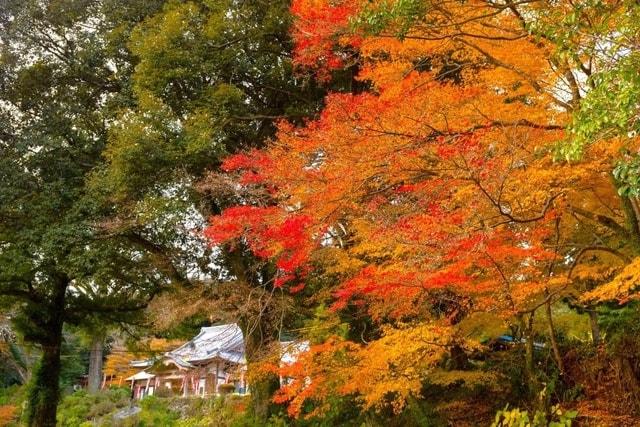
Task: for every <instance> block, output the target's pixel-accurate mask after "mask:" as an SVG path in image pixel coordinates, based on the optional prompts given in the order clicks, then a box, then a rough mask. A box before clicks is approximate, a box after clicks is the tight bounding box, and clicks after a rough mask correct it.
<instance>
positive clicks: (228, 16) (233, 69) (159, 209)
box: [91, 0, 341, 416]
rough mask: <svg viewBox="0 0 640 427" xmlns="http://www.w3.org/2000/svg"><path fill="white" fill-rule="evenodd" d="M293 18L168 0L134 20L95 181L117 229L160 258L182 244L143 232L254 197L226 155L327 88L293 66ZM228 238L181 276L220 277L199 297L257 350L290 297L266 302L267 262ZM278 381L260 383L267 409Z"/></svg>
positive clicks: (284, 8) (266, 7)
mask: <svg viewBox="0 0 640 427" xmlns="http://www.w3.org/2000/svg"><path fill="white" fill-rule="evenodd" d="M290 23H291V17H290V13H289V1H287V0H278V1H265V0H257V1H251V2H247V1H240V2H238V1H234V0H224V1H210V0H201V1H189V2H178V1H170V2H167V3H166V4H165V5H164V7H163V8H162V11H161V12H159V13H157V14H156V15H154V16H153V17H151V18H149V19H147V20H145V21H144V22H143V23H142V24H140V25H139V26H137V27H136V28H135V30H134V31H133V32H132V34H131V39H130V41H129V44H128V46H129V48H130V50H131V52H132V53H133V54H134V55H135V56H136V58H137V59H138V61H139V62H138V64H137V65H136V68H135V72H134V74H133V78H132V91H133V93H134V100H135V103H134V104H133V105H131V106H130V107H129V108H125V109H122V110H121V112H120V114H119V116H118V118H117V119H116V120H115V122H114V123H113V125H112V126H111V128H110V137H109V143H108V145H107V147H106V151H105V157H106V159H107V163H106V164H105V167H104V168H100V169H99V170H98V171H97V172H96V173H95V174H94V175H93V177H92V180H91V185H92V187H93V188H95V189H99V191H100V192H101V194H102V196H103V200H104V202H105V204H106V206H107V207H108V209H106V213H107V215H108V216H109V220H108V221H107V222H109V223H111V224H115V227H114V230H113V232H114V233H118V234H120V235H123V236H127V237H129V238H134V239H136V240H137V241H138V242H139V243H141V244H153V245H154V247H155V248H156V249H159V251H158V253H157V255H158V257H159V258H162V257H169V258H170V259H175V255H174V254H173V252H174V251H175V249H176V245H175V244H172V243H171V241H170V240H167V239H166V238H164V237H162V238H158V236H157V234H156V235H155V238H154V240H153V242H149V241H148V237H149V236H141V233H140V231H141V230H147V229H149V228H152V229H157V227H158V224H164V223H165V221H166V219H168V218H169V219H171V220H172V221H177V220H179V219H180V218H182V219H183V220H184V218H185V216H187V217H189V219H188V221H187V222H189V223H190V224H191V227H193V228H198V227H202V226H203V225H204V219H205V218H207V217H208V216H209V215H210V214H211V213H219V212H220V211H221V209H222V208H224V207H225V206H227V205H229V204H232V203H238V202H240V200H241V199H244V200H245V202H246V201H247V197H249V196H248V195H246V194H237V193H236V192H235V191H234V187H233V186H232V185H230V184H228V183H227V182H226V181H224V179H223V178H221V177H220V176H217V175H216V174H215V171H216V170H217V167H218V165H219V159H220V158H222V157H223V156H224V155H227V154H229V153H234V152H237V151H240V150H244V149H249V148H253V147H260V146H262V145H264V143H265V142H266V141H267V140H269V139H270V138H271V137H272V136H273V135H274V132H275V128H276V126H275V125H276V123H277V121H279V120H283V119H287V120H290V121H293V122H297V123H301V122H302V121H303V119H304V118H305V117H309V116H311V115H314V114H315V113H316V112H317V111H318V110H319V108H320V106H321V102H322V99H323V95H324V93H325V90H324V88H321V87H318V86H317V85H315V84H314V81H313V80H312V79H309V78H308V77H304V76H300V75H297V74H296V72H295V70H294V69H293V65H292V61H291V56H292V55H291V51H292V48H293V46H292V42H291V40H290V37H289V34H288V30H289V26H290ZM337 81H338V83H336V87H338V86H339V85H340V84H341V83H340V79H338V80H337ZM132 141H135V143H132ZM211 172H214V173H213V174H211ZM203 178H206V179H205V181H206V182H204V184H203ZM194 184H197V185H194ZM203 188H204V189H206V191H204V192H203V191H198V190H202V189H203ZM109 208H110V212H109ZM159 218H164V220H159ZM188 244H189V243H188V242H185V241H184V240H182V241H181V242H180V245H179V246H182V247H183V246H184V245H188ZM225 249H226V250H224V251H222V252H218V253H217V255H218V256H217V258H218V259H217V260H216V265H217V266H218V267H220V271H218V272H216V271H207V270H208V267H210V266H206V265H202V262H200V263H199V271H203V272H204V273H205V274H204V275H201V276H199V277H194V275H193V274H191V275H189V276H188V277H186V276H184V275H183V280H182V282H183V284H185V285H186V286H193V285H194V284H195V283H194V282H198V281H199V279H206V280H204V281H205V282H207V283H213V286H209V285H206V286H205V293H206V294H205V295H203V298H215V299H218V300H220V303H219V304H218V307H220V308H221V313H218V314H211V315H212V316H218V317H220V318H225V317H226V320H233V321H237V322H239V323H240V324H241V327H242V329H243V331H244V334H245V338H246V340H247V355H248V359H249V360H250V361H252V360H254V359H255V358H257V357H258V354H259V353H260V351H261V349H262V348H263V347H264V346H265V345H266V344H268V343H269V342H271V341H273V340H275V339H276V338H277V333H278V327H279V325H280V324H281V320H282V316H283V304H278V305H276V304H269V305H268V306H266V305H262V301H263V300H264V301H271V302H273V301H274V299H273V298H269V296H270V295H271V294H272V292H273V286H272V284H273V280H272V279H273V277H272V274H273V271H274V269H273V268H272V267H271V266H269V265H265V264H264V262H263V261H260V262H258V261H257V260H255V259H254V258H253V257H252V256H251V255H250V252H249V251H246V250H243V249H242V248H241V247H236V248H234V249H233V250H231V248H225ZM191 252H192V253H201V254H202V256H201V258H200V259H201V260H203V259H204V260H207V259H209V256H208V254H209V253H211V252H214V253H216V250H212V249H202V248H199V247H197V245H196V246H194V247H193V251H191ZM194 262H195V263H197V262H196V261H192V264H193V263H194ZM211 279H214V280H211ZM201 282H202V281H201ZM252 290H253V291H252ZM252 295H254V297H255V296H256V295H258V297H255V299H252ZM259 295H262V296H263V297H260V296H259ZM223 301H224V302H223ZM227 303H228V304H227ZM274 384H277V382H276V383H274V382H271V384H269V382H268V381H267V382H266V383H265V384H258V383H256V382H254V383H253V388H252V397H253V401H254V404H255V405H254V409H255V410H256V412H257V413H259V415H260V416H265V415H266V412H267V410H268V405H267V403H266V402H268V400H269V399H270V395H271V391H272V390H271V387H272V386H273V385H274Z"/></svg>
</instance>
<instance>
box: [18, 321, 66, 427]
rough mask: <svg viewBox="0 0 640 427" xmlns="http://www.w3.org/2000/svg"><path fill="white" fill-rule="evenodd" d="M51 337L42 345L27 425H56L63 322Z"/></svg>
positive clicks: (32, 381) (50, 426)
mask: <svg viewBox="0 0 640 427" xmlns="http://www.w3.org/2000/svg"><path fill="white" fill-rule="evenodd" d="M50 332H51V337H50V338H51V339H50V342H49V343H47V345H43V346H42V358H41V359H40V362H39V363H38V365H37V367H36V369H35V372H34V373H33V377H32V378H31V388H30V390H29V402H28V403H29V408H28V412H27V414H28V415H27V425H28V426H30V427H31V426H33V427H55V425H56V409H57V407H58V400H59V398H60V383H59V379H60V346H61V344H62V322H60V325H59V327H58V328H56V329H52V330H51V331H50Z"/></svg>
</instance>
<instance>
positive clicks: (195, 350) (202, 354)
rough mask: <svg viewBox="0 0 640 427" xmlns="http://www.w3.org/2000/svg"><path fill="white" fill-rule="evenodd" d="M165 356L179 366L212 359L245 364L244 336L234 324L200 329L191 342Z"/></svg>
mask: <svg viewBox="0 0 640 427" xmlns="http://www.w3.org/2000/svg"><path fill="white" fill-rule="evenodd" d="M165 355H166V356H167V357H169V358H171V359H173V360H175V361H176V363H178V364H179V365H183V364H184V365H193V364H197V363H198V362H201V361H206V360H210V359H214V358H219V359H223V360H227V361H229V362H232V363H238V364H244V363H246V360H245V356H244V336H243V335H242V330H241V329H240V327H239V326H238V325H237V324H235V323H230V324H228V325H219V326H209V327H205V328H202V329H200V333H199V334H198V335H196V336H195V337H194V338H193V339H192V340H191V341H189V342H187V343H186V344H184V345H182V346H180V347H178V348H177V349H175V350H172V351H170V352H168V353H166V354H165Z"/></svg>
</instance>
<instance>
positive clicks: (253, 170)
mask: <svg viewBox="0 0 640 427" xmlns="http://www.w3.org/2000/svg"><path fill="white" fill-rule="evenodd" d="M384 4H387V2H375V1H374V2H371V1H337V2H335V1H330V0H298V1H294V3H293V7H292V10H293V13H294V15H296V17H297V21H296V26H295V28H294V30H293V36H294V40H295V41H296V43H297V50H296V55H297V60H298V63H299V64H301V65H312V64H315V65H317V66H319V67H320V68H321V69H322V70H324V72H327V71H330V69H332V68H335V67H338V66H340V65H342V64H343V61H342V59H344V58H345V56H344V54H342V53H340V52H341V50H340V49H341V48H344V47H345V46H347V45H348V46H350V48H357V49H358V52H359V55H360V61H361V62H360V66H361V72H360V75H359V77H358V78H359V79H361V80H366V81H369V82H370V83H371V85H372V87H373V90H372V92H371V93H364V94H332V95H329V96H328V97H327V99H326V106H325V109H324V110H323V112H322V114H321V115H320V117H319V118H318V119H317V120H313V121H310V122H308V123H306V125H305V126H304V127H302V128H298V127H295V126H293V125H292V124H289V123H286V122H284V123H281V124H280V127H279V132H278V135H277V138H276V140H275V141H274V142H273V143H272V144H271V145H269V146H268V147H267V148H266V149H264V150H262V151H257V152H253V153H249V154H248V155H247V154H242V155H238V156H234V157H231V158H230V159H228V160H227V161H226V162H225V165H224V166H225V169H226V170H227V171H228V172H229V173H231V174H236V176H237V177H238V180H239V183H240V185H242V186H244V187H245V188H247V189H249V188H252V187H263V188H265V189H266V190H267V192H268V193H269V194H270V197H271V200H272V202H273V203H272V205H270V206H269V207H253V206H238V207H233V208H230V209H228V210H227V211H225V212H223V214H222V215H221V216H218V217H213V218H211V227H210V228H209V230H208V231H207V235H208V236H209V237H210V238H211V240H212V241H213V242H214V243H227V242H232V241H234V240H236V239H244V241H245V242H246V243H247V244H248V246H249V248H250V249H252V250H253V252H254V253H255V254H256V255H257V256H260V257H263V258H266V259H273V260H274V261H275V265H276V267H277V268H278V274H277V278H276V285H278V286H280V285H284V284H287V283H289V284H290V285H291V286H293V287H296V289H297V286H299V283H300V281H301V280H304V279H305V277H306V276H307V274H308V273H309V270H310V268H311V265H313V266H314V268H315V270H316V272H318V273H322V272H325V273H326V272H330V277H331V278H332V279H334V280H332V281H333V283H335V285H333V286H331V287H330V291H331V293H332V295H333V309H334V310H342V309H346V308H349V307H360V308H362V309H363V310H365V312H366V313H367V315H368V316H369V317H370V318H371V319H372V320H373V321H374V323H375V324H376V325H377V326H378V327H379V328H381V330H384V331H385V334H383V336H382V338H380V339H379V340H377V341H374V342H371V343H369V344H368V345H364V346H360V345H356V344H354V343H350V342H347V341H341V340H337V339H333V340H330V341H328V342H325V343H322V344H319V345H318V346H315V347H312V349H311V351H310V352H309V353H308V354H307V355H305V356H304V357H303V358H302V359H301V360H300V361H299V363H297V364H295V365H292V366H290V367H287V368H286V369H285V370H286V371H287V372H284V373H283V374H284V375H286V376H290V377H295V378H297V380H296V381H294V382H293V383H291V384H289V385H288V386H286V387H284V388H283V389H282V390H280V392H279V394H278V395H277V396H276V400H277V401H279V402H284V401H288V402H290V407H289V411H290V413H291V414H292V415H296V416H297V415H300V413H301V409H302V403H303V402H304V401H305V399H311V400H314V399H315V400H316V401H320V402H321V401H322V400H323V398H324V397H326V395H327V394H328V393H331V392H338V393H345V394H351V393H354V394H357V395H359V396H360V398H361V401H362V402H363V404H364V405H365V406H366V407H371V406H376V405H378V404H379V403H380V402H382V401H383V400H385V396H387V395H388V393H392V394H393V395H395V396H396V399H395V400H392V401H393V405H394V408H399V407H401V406H402V404H403V400H404V399H405V398H406V397H407V396H408V395H409V394H411V393H417V390H418V389H419V383H420V381H421V380H423V379H424V377H425V376H426V375H428V374H429V371H430V366H433V365H434V364H435V363H437V360H438V358H439V357H440V356H441V355H442V354H443V352H444V350H442V349H446V348H448V346H450V345H451V343H452V342H453V341H454V337H455V331H453V330H449V328H454V326H455V325H453V324H452V323H455V322H454V321H453V320H448V321H447V320H445V319H439V318H437V316H435V315H433V314H432V313H431V312H429V310H428V306H427V304H426V302H427V301H428V296H429V295H430V293H433V292H437V291H442V290H444V289H447V290H449V291H451V292H453V293H454V294H455V295H461V296H463V297H465V298H470V300H471V301H472V304H473V305H474V307H475V308H476V309H482V310H487V311H492V312H498V313H500V314H501V315H502V316H503V317H505V318H510V317H512V316H513V315H518V314H522V313H525V312H527V310H530V309H535V308H536V307H539V306H540V301H541V300H542V299H543V298H544V297H543V296H544V295H547V294H548V293H549V292H551V293H552V294H553V295H556V294H557V295H560V294H561V292H562V291H563V290H565V289H566V288H567V287H568V286H570V285H571V281H570V280H569V277H567V276H566V275H565V274H564V273H566V272H567V270H568V265H567V262H566V259H567V257H569V258H570V257H572V256H575V252H572V250H573V249H572V248H571V245H572V244H573V245H575V243H573V241H574V240H573V239H579V238H582V234H581V233H585V230H589V232H593V231H594V230H595V232H601V230H600V229H598V228H597V227H598V224H597V222H598V215H601V213H603V212H604V211H605V210H606V209H609V210H619V209H620V205H619V201H618V199H617V196H616V194H615V190H614V188H613V186H612V185H611V183H610V181H609V178H608V176H607V174H606V171H608V170H610V166H611V162H612V160H611V159H612V157H611V155H610V152H609V151H608V150H611V146H609V145H597V144H596V145H594V146H593V147H591V148H590V150H591V151H589V152H587V153H586V155H585V160H584V161H583V162H582V163H580V164H577V165H566V164H558V163H554V161H553V156H552V151H553V146H554V144H555V143H556V142H557V141H559V140H561V139H562V138H564V136H565V135H564V124H565V123H566V121H567V110H568V109H570V108H571V105H570V104H571V102H572V101H571V100H570V99H567V98H566V97H563V96H561V94H560V93H559V92H560V91H559V89H558V88H559V85H561V84H562V79H563V73H564V71H565V70H564V69H563V68H562V67H560V66H557V64H556V65H553V63H552V61H550V60H549V58H550V56H551V53H552V49H551V47H550V46H549V45H548V43H547V42H546V41H545V40H544V39H537V38H535V37H533V36H532V35H531V34H530V33H529V32H528V31H526V29H525V28H524V27H523V23H522V16H519V14H518V13H515V12H514V10H512V9H511V8H508V7H501V6H500V5H496V4H495V3H490V2H485V1H479V0H474V1H468V2H444V3H439V4H438V5H434V6H433V7H432V8H430V9H428V10H426V11H425V12H424V13H425V14H426V16H422V17H420V19H416V20H415V22H413V23H412V24H411V26H410V28H409V29H408V30H407V31H406V34H404V35H403V38H402V39H397V38H394V37H391V35H392V34H393V33H394V31H397V29H396V28H393V25H395V24H394V22H395V21H393V20H391V21H390V26H389V28H387V29H386V31H385V30H383V31H382V32H380V33H376V34H368V33H367V31H366V30H367V29H366V25H364V24H363V27H361V28H358V26H357V25H356V24H357V23H358V22H359V21H358V14H360V13H364V12H366V11H367V10H374V11H375V10H376V8H381V7H384ZM427 23H429V24H427ZM353 34H358V36H357V37H355V36H353ZM603 171H605V172H604V173H603ZM248 174H249V175H248ZM585 189H589V192H586V190H585ZM585 212H586V213H585ZM594 218H595V219H594ZM567 248H568V249H567ZM577 261H579V260H577ZM577 261H576V262H577ZM406 319H412V321H414V322H415V319H419V323H418V324H417V325H414V327H412V328H403V327H399V325H401V324H402V322H404V321H406ZM447 322H448V324H447ZM438 328H447V332H446V333H444V332H442V331H444V329H438ZM454 329H455V328H454ZM435 330H438V331H439V332H438V333H434V332H433V331H435ZM386 337H393V339H387V338H386ZM432 338H437V339H432ZM440 338H443V339H440ZM420 342H424V343H425V344H424V345H422V346H420V345H416V344H415V343H420ZM409 343H413V345H409ZM427 348H429V349H430V350H429V351H427V350H426V349H427ZM394 354H395V355H400V354H401V355H402V356H401V359H402V361H403V362H402V363H400V362H399V359H394ZM426 355H429V357H426ZM398 357H400V356H398ZM410 360H414V361H415V360H424V361H425V363H424V364H418V366H413V367H411V369H414V370H415V371H412V372H411V373H410V374H408V373H407V372H408V371H404V374H403V375H404V377H405V378H409V379H410V380H407V381H405V382H403V381H399V380H398V376H397V375H396V376H395V377H393V378H394V380H393V381H392V380H390V379H389V377H386V376H385V375H392V374H393V372H392V371H393V369H389V367H391V366H409V365H410V363H407V361H410ZM354 367H357V370H358V371H357V375H356V372H355V371H353V369H354ZM407 369H409V367H407ZM367 370H374V371H375V370H378V371H380V372H383V374H379V375H378V374H376V373H373V371H371V372H369V371H367ZM363 372H366V374H363ZM358 375H360V377H362V375H370V376H371V377H372V378H374V377H375V378H376V381H375V383H376V384H378V386H376V387H371V385H372V384H368V383H367V382H363V381H358V380H357V378H358ZM318 408H319V409H318V410H321V408H322V405H319V406H318Z"/></svg>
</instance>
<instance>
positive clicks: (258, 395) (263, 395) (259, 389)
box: [239, 321, 280, 420]
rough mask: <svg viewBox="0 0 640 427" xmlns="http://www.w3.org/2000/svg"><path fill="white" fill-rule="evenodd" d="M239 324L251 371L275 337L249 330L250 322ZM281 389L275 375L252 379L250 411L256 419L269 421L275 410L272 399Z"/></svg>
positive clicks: (257, 330) (252, 329)
mask: <svg viewBox="0 0 640 427" xmlns="http://www.w3.org/2000/svg"><path fill="white" fill-rule="evenodd" d="M239 324H240V327H241V329H242V333H243V335H244V340H245V355H246V359H247V363H248V365H249V370H251V365H252V364H253V363H256V362H259V361H260V359H261V356H262V355H263V354H264V353H265V348H266V347H267V346H268V345H269V344H270V343H271V342H272V341H273V337H269V336H265V334H264V333H263V332H262V331H261V330H260V329H261V328H249V327H248V325H249V324H250V322H247V321H241V322H239ZM265 326H266V325H265ZM267 327H268V326H267ZM249 374H250V372H249ZM279 387H280V381H279V379H278V377H277V376H276V375H275V374H273V375H268V374H264V375H260V377H259V378H255V377H252V379H251V382H250V383H249V389H250V390H251V400H250V401H249V411H250V413H251V414H252V415H253V416H254V417H255V418H256V419H258V420H267V419H268V418H269V417H270V416H271V413H272V411H273V408H274V404H273V402H272V400H271V399H272V397H273V394H274V393H275V392H276V390H278V388H279Z"/></svg>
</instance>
